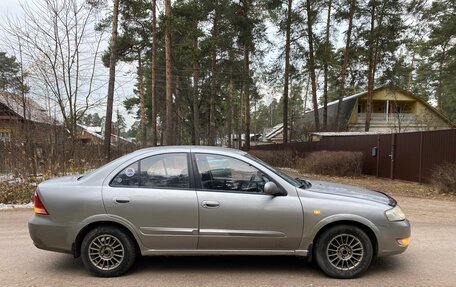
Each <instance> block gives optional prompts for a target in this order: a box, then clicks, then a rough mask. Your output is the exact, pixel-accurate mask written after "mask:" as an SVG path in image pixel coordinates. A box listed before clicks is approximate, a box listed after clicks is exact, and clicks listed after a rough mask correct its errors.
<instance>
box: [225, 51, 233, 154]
mask: <svg viewBox="0 0 456 287" xmlns="http://www.w3.org/2000/svg"><path fill="white" fill-rule="evenodd" d="M229 57H230V65H231V67H230V80H229V82H228V115H227V122H228V128H227V129H228V147H232V138H231V136H232V133H233V90H234V87H233V66H234V52H233V51H232V50H230V52H229Z"/></svg>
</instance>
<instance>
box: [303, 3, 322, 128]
mask: <svg viewBox="0 0 456 287" xmlns="http://www.w3.org/2000/svg"><path fill="white" fill-rule="evenodd" d="M310 1H311V0H306V10H307V34H308V35H307V36H308V42H309V72H310V80H311V86H312V104H313V109H314V120H315V130H316V131H319V130H320V117H319V114H318V99H317V80H316V76H315V56H314V46H313V31H312V18H313V15H312V10H311V7H310Z"/></svg>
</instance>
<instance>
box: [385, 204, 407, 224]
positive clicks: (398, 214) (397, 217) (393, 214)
mask: <svg viewBox="0 0 456 287" xmlns="http://www.w3.org/2000/svg"><path fill="white" fill-rule="evenodd" d="M385 215H386V218H388V220H389V221H401V220H404V219H405V213H404V212H403V211H402V209H401V207H400V206H399V205H396V206H395V207H394V208H391V209H389V210H387V211H385Z"/></svg>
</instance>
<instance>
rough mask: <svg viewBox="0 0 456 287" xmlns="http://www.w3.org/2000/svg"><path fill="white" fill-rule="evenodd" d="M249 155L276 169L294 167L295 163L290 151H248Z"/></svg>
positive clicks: (292, 153)
mask: <svg viewBox="0 0 456 287" xmlns="http://www.w3.org/2000/svg"><path fill="white" fill-rule="evenodd" d="M249 153H250V154H251V155H253V156H256V157H257V158H259V159H261V160H262V161H264V162H267V163H269V164H270V165H272V166H276V167H294V166H295V162H296V157H295V154H294V152H293V151H292V150H250V151H249Z"/></svg>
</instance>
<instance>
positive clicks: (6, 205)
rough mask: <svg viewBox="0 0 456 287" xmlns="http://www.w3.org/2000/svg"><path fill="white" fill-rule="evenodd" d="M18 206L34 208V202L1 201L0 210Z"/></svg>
mask: <svg viewBox="0 0 456 287" xmlns="http://www.w3.org/2000/svg"><path fill="white" fill-rule="evenodd" d="M17 208H33V202H29V203H27V204H4V203H0V210H2V209H17Z"/></svg>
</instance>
